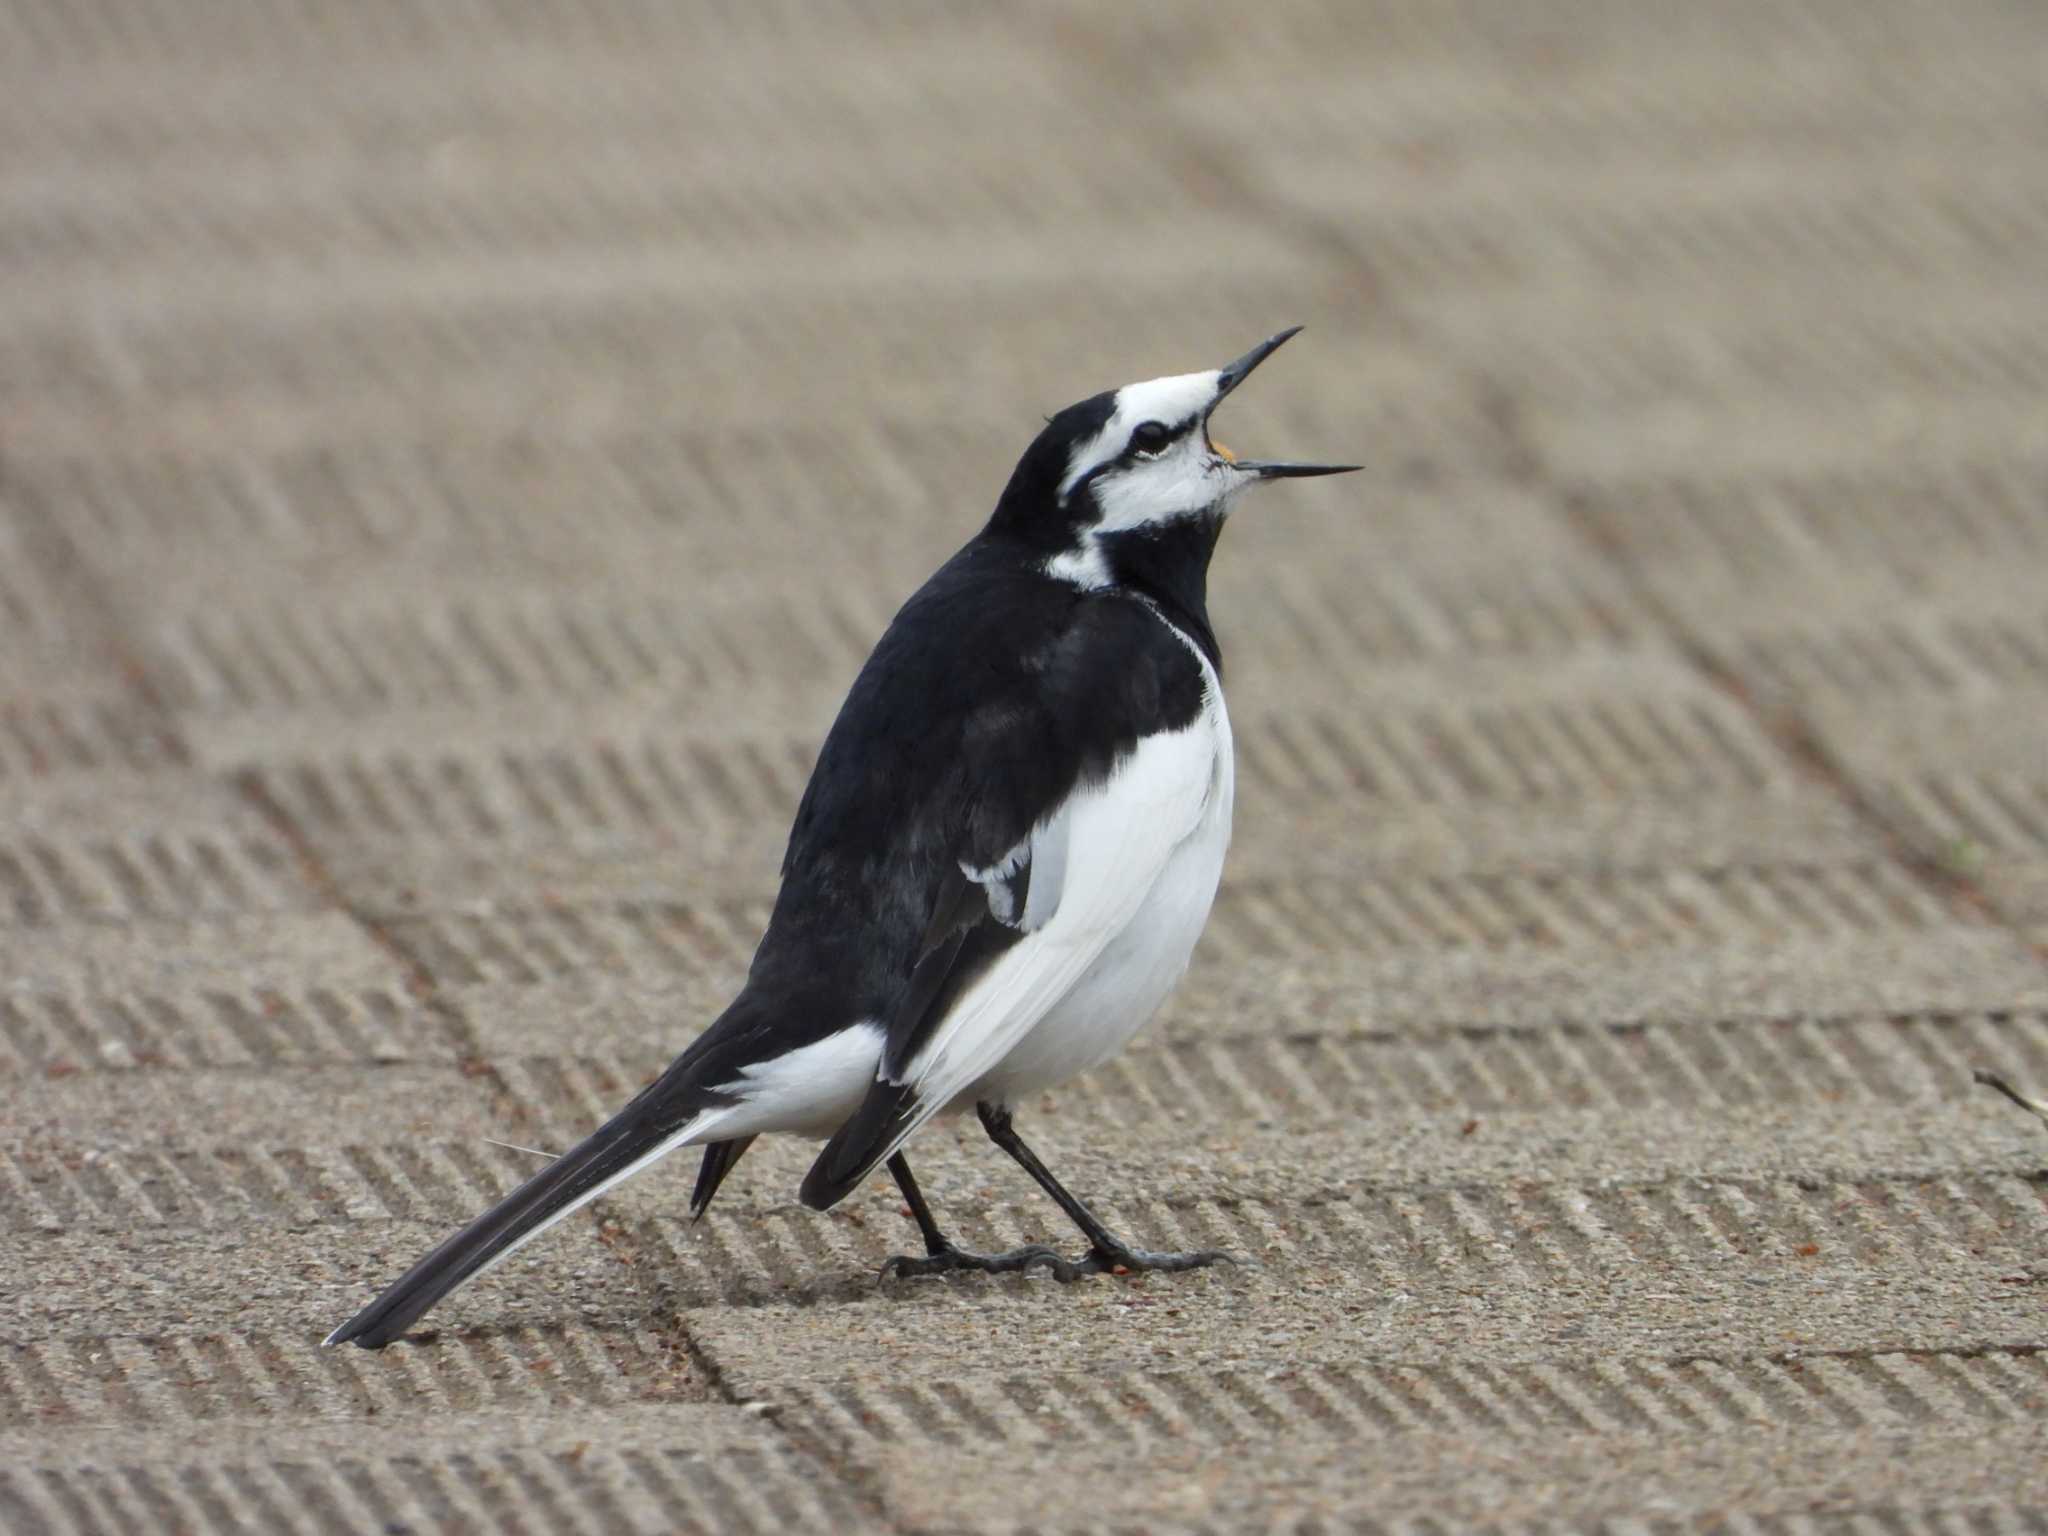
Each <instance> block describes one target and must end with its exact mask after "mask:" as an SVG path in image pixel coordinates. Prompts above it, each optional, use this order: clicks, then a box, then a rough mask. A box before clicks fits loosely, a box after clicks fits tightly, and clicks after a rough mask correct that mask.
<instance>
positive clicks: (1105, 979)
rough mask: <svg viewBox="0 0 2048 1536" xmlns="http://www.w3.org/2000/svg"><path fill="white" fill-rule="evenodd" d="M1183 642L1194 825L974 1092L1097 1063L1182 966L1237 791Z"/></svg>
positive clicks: (1011, 1094)
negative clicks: (1188, 676) (1196, 769)
mask: <svg viewBox="0 0 2048 1536" xmlns="http://www.w3.org/2000/svg"><path fill="white" fill-rule="evenodd" d="M1189 649H1191V650H1195V654H1196V655H1197V656H1198V657H1199V658H1200V659H1201V663H1202V674H1203V680H1204V682H1205V683H1206V685H1207V686H1206V689H1205V697H1204V702H1203V710H1202V714H1201V716H1200V717H1199V718H1198V719H1197V720H1196V721H1195V723H1194V724H1193V725H1191V726H1190V727H1189V728H1188V731H1187V733H1186V734H1187V736H1188V737H1190V738H1192V739H1193V741H1195V742H1199V743H1201V744H1202V746H1203V748H1204V749H1205V750H1206V751H1207V753H1208V755H1209V759H1210V787H1209V794H1208V796H1207V799H1206V801H1205V802H1204V804H1203V807H1202V812H1201V815H1200V817H1199V819H1198V820H1197V822H1196V824H1195V827H1194V830H1193V831H1192V832H1191V833H1189V835H1188V836H1187V837H1185V838H1184V839H1182V840H1181V842H1180V843H1179V844H1178V845H1177V846H1176V847H1175V848H1174V850H1173V851H1172V853H1171V854H1170V855H1168V857H1167V859H1166V861H1165V863H1164V864H1163V866H1162V867H1161V868H1160V871H1159V874H1158V875H1157V877H1156V878H1155V879H1154V881H1153V883H1152V887H1151V889H1150V891H1149V892H1148V893H1147V895H1146V897H1145V898H1144V899H1143V900H1142V901H1140V902H1139V903H1138V904H1137V908H1136V911H1135V914H1134V915H1133V916H1132V918H1131V920H1130V921H1129V922H1128V923H1127V924H1126V925H1125V926H1124V927H1123V929H1122V930H1121V931H1120V932H1119V933H1118V934H1117V935H1116V936H1115V937H1114V938H1113V939H1111V940H1110V941H1109V943H1108V944H1107V945H1106V946H1104V948H1103V950H1102V952H1101V954H1100V955H1099V956H1097V958H1096V959H1095V961H1094V963H1093V964H1092V965H1090V966H1089V968H1088V969H1087V970H1086V971H1085V972H1084V973H1083V974H1082V976H1081V977H1080V979H1079V980H1078V981H1077V982H1076V983H1075V984H1074V986H1073V987H1072V988H1071V989H1069V990H1068V991H1067V993H1066V994H1065V995H1064V996H1063V997H1062V998H1061V999H1060V1000H1059V1001H1058V1002H1057V1003H1055V1004H1054V1005H1053V1006H1052V1008H1051V1009H1049V1010H1048V1011H1047V1013H1046V1014H1045V1016H1044V1017H1043V1018H1042V1019H1041V1020H1040V1021H1039V1022H1038V1023H1037V1024H1036V1025H1035V1026H1034V1027H1033V1028H1032V1029H1031V1031H1030V1033H1028V1034H1027V1035H1025V1036H1024V1038H1023V1039H1021V1040H1020V1041H1018V1042H1017V1044H1016V1045H1015V1046H1014V1047H1013V1048H1012V1049H1011V1050H1010V1052H1009V1054H1008V1055H1006V1056H1005V1057H1004V1058H1003V1060H1002V1062H1001V1063H1000V1064H999V1065H998V1066H997V1067H996V1068H995V1069H994V1070H993V1071H991V1072H990V1073H989V1074H988V1075H987V1076H986V1077H985V1078H983V1079H982V1081H981V1082H980V1083H978V1084H977V1085H976V1086H975V1089H974V1091H973V1094H972V1097H973V1098H986V1099H992V1100H995V1101H998V1102H1009V1101H1014V1100H1016V1099H1020V1098H1023V1097H1025V1096H1027V1095H1029V1094H1032V1093H1035V1092H1037V1091H1039V1090H1041V1089H1044V1088H1049V1087H1052V1086H1053V1085H1054V1084H1057V1083H1062V1082H1065V1081H1066V1080H1067V1079H1068V1078H1071V1077H1075V1076H1078V1075H1079V1074H1080V1073H1083V1072H1086V1071H1088V1070H1090V1069H1091V1068H1093V1067H1098V1066H1100V1065H1101V1064H1102V1063H1103V1062H1105V1061H1108V1060H1109V1059H1110V1058H1111V1057H1112V1056H1114V1055H1116V1054H1117V1052H1119V1051H1121V1050H1122V1049H1123V1048H1124V1047H1125V1046H1126V1045H1128V1044H1129V1043H1130V1040H1131V1037H1132V1036H1133V1035H1135V1034H1137V1032H1138V1031H1139V1030H1140V1029H1142V1028H1143V1027H1144V1026H1145V1024H1146V1022H1147V1021H1148V1020H1150V1019H1151V1017H1152V1015H1153V1014H1155V1013H1157V1012H1158V1011H1159V1005H1160V1004H1161V1003H1163V1002H1165V1001H1166V998H1167V994H1169V993H1170V992H1172V990H1173V988H1174V986H1175V984H1176V983H1177V982H1179V980H1180V978H1181V976H1182V975H1183V974H1185V972H1186V971H1187V967H1188V960H1189V957H1190V956H1191V955H1192V954H1193V953H1194V948H1195V941H1196V940H1197V939H1199V938H1200V937H1201V936H1202V929H1203V928H1204V926H1206V925H1207V923H1208V920H1209V908H1210V906H1211V904H1212V903H1213V902H1214V900H1215V897H1216V886H1217V882H1218V881H1219V880H1220V879H1221V878H1222V875H1223V857H1224V854H1225V852H1226V851H1227V850H1228V849H1229V846H1230V816H1231V807H1232V802H1233V800H1234V798H1235V794H1236V771H1235V766H1234V763H1233V760H1232V754H1231V737H1230V716H1229V714H1228V712H1227V711H1226V710H1225V708H1224V705H1223V688H1222V684H1221V682H1220V680H1219V679H1218V678H1217V676H1216V672H1215V669H1214V668H1213V667H1211V666H1210V665H1209V659H1208V658H1207V657H1206V656H1202V655H1201V652H1200V651H1199V650H1197V649H1196V648H1195V647H1194V646H1193V645H1192V644H1190V646H1189ZM968 1097H969V1095H962V1099H963V1100H964V1099H966V1098H968Z"/></svg>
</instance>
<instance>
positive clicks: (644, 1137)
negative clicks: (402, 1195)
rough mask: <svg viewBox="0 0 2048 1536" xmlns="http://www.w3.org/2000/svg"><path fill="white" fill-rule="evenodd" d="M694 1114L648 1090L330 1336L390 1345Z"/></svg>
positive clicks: (331, 1341) (339, 1340)
mask: <svg viewBox="0 0 2048 1536" xmlns="http://www.w3.org/2000/svg"><path fill="white" fill-rule="evenodd" d="M691 1118H693V1116H692V1115H691V1114H687V1113H685V1114H677V1113H659V1112H656V1107H655V1105H654V1104H653V1103H651V1102H650V1097H649V1095H648V1094H646V1093H643V1094H642V1095H641V1096H640V1097H639V1098H636V1099H635V1100H634V1101H633V1102H632V1103H631V1104H629V1105H627V1106H626V1108H625V1109H623V1110H621V1111H620V1112H619V1113H618V1114H616V1115H614V1116H613V1117H612V1118H611V1119H610V1120H608V1121H606V1122H605V1123H604V1124H603V1125H602V1126H600V1127H599V1128H598V1129H597V1130H595V1131H593V1132H592V1133H591V1134H590V1135H589V1136H588V1137H586V1138H585V1139H584V1140H582V1141H581V1142H579V1143H577V1145H576V1146H574V1147H572V1148H570V1149H569V1151H567V1152H565V1153H563V1154H562V1155H561V1156H560V1157H558V1158H556V1159H555V1160H554V1161H553V1162H552V1163H550V1164H548V1166H547V1167H545V1168H543V1169H541V1171H540V1172H538V1173H536V1174H535V1175H534V1176H533V1177H532V1178H530V1179H528V1180H527V1181H526V1182H525V1183H524V1184H521V1185H520V1186H519V1187H518V1188H517V1189H515V1190H513V1191H512V1193H511V1194H509V1195H507V1196H506V1197H505V1198H504V1199H503V1200H500V1201H499V1202H498V1203H497V1204H496V1205H494V1206H492V1207H491V1208H490V1209H489V1210H488V1211H486V1212H484V1214H483V1215H481V1216H479V1217H477V1219H476V1220H475V1221H472V1222H471V1223H470V1224H469V1225H468V1226H466V1227H464V1228H463V1229H462V1230H461V1231H460V1232H457V1233H456V1234H455V1235H454V1236H453V1237H450V1238H449V1239H448V1240H447V1241H445V1242H443V1243H442V1244H440V1246H438V1247H437V1248H435V1249H434V1250H433V1251H432V1252H431V1253H429V1254H428V1255H427V1256H426V1257H425V1258H423V1259H421V1260H420V1261H419V1262H418V1263H417V1264H415V1265H413V1267H412V1268H411V1269H409V1270H407V1271H406V1272H405V1273H404V1274H403V1275H401V1276H400V1277H399V1278H398V1279H397V1280H396V1281H395V1282H393V1283H392V1285H391V1286H390V1287H389V1288H388V1289H386V1290H385V1292H384V1294H383V1295H381V1296H379V1297H378V1298H377V1299H376V1300H375V1301H373V1302H371V1303H370V1304H369V1305H368V1306H367V1307H365V1308H363V1310H362V1311H360V1312H358V1313H357V1314H356V1315H355V1316H354V1317H352V1318H350V1319H349V1320H348V1321H347V1322H345V1323H343V1324H342V1325H341V1326H340V1327H339V1328H337V1329H335V1330H334V1332H332V1333H330V1334H329V1335H328V1336H327V1339H326V1342H327V1343H328V1344H329V1345H334V1344H359V1345H361V1346H362V1347H363V1348H364V1349H382V1348H383V1347H384V1346H385V1345H386V1344H389V1343H390V1342H391V1341H392V1340H393V1339H395V1338H397V1337H399V1335H401V1334H403V1333H404V1332H405V1330H406V1329H408V1328H410V1327H411V1326H412V1325H413V1324H414V1323H415V1322H417V1321H418V1320H419V1318H420V1317H421V1315H422V1314H424V1313H425V1312H426V1311H427V1309H428V1308H430V1307H432V1306H433V1305H434V1304H435V1303H436V1302H438V1301H439V1300H441V1298H442V1297H444V1296H446V1295H447V1294H448V1293H449V1292H450V1291H452V1290H454V1289H455V1288H456V1287H457V1286H459V1285H461V1284H462V1283H463V1282H464V1281H466V1280H470V1279H473V1278H474V1277H475V1276H476V1275H477V1274H479V1273H481V1272H482V1271H483V1270H484V1269H486V1268H488V1267H489V1266H490V1265H492V1264H494V1263H496V1262H497V1261H498V1260H500V1259H502V1258H504V1257H505V1255H506V1254H508V1253H509V1252H511V1250H512V1249H514V1248H516V1247H518V1246H519V1244H521V1243H523V1242H525V1241H526V1240H527V1239H528V1238H530V1237H532V1236H534V1235H535V1234H536V1233H538V1232H539V1231H541V1229H542V1228H544V1227H547V1226H549V1225H550V1224H552V1223H553V1222H556V1221H559V1220H560V1219H561V1218H562V1217H564V1216H566V1215H568V1214H569V1212H570V1211H572V1210H574V1209H575V1208H576V1207H577V1206H578V1205H581V1204H582V1203H583V1202H584V1201H586V1200H589V1199H591V1198H593V1197H594V1196H595V1195H596V1194H597V1193H599V1192H600V1191H601V1190H603V1189H604V1187H605V1186H606V1185H607V1184H609V1183H611V1182H613V1181H614V1180H616V1179H618V1178H620V1177H623V1176H624V1175H625V1174H626V1173H627V1172H629V1171H630V1170H631V1169H632V1168H633V1166H634V1164H635V1163H637V1162H639V1161H640V1160H641V1159H643V1158H645V1157H647V1156H648V1155H649V1154H650V1153H653V1152H655V1151H656V1149H658V1148H659V1147H660V1146H661V1144H662V1143H663V1142H664V1141H666V1140H668V1139H669V1138H670V1137H672V1136H674V1135H675V1134H676V1133H677V1132H678V1131H679V1130H681V1129H683V1128H684V1127H685V1126H687V1125H688V1123H689V1121H690V1119H691ZM736 1156H737V1154H735V1157H736ZM727 1166H728V1167H729V1166H730V1160H728V1164H727Z"/></svg>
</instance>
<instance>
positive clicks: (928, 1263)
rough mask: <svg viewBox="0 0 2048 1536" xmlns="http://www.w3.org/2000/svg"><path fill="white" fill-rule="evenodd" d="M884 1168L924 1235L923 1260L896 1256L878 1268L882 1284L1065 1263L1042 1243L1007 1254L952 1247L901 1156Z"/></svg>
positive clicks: (892, 1159)
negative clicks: (901, 1280)
mask: <svg viewBox="0 0 2048 1536" xmlns="http://www.w3.org/2000/svg"><path fill="white" fill-rule="evenodd" d="M888 1166H889V1174H890V1177H892V1178H894V1179H895V1180H896V1187H897V1188H898V1189H900V1190H902V1191H903V1203H904V1204H906V1205H908V1206H909V1207H910V1216H911V1219H912V1220H913V1221H915V1222H916V1223H917V1230H918V1231H919V1232H921V1233H923V1234H924V1257H923V1258H921V1259H913V1258H911V1257H910V1256H909V1255H907V1254H898V1255H897V1256H896V1257H895V1258H893V1259H890V1260H889V1261H888V1262H887V1263H885V1264H884V1265H883V1266H882V1278H884V1279H885V1280H886V1279H892V1278H893V1279H902V1278H905V1277H909V1276H915V1275H945V1274H952V1273H954V1272H956V1271H959V1270H965V1269H971V1270H978V1271H981V1272H982V1273H984V1274H991V1275H1002V1274H1012V1273H1016V1272H1018V1271H1022V1270H1027V1269H1029V1268H1031V1266H1032V1265H1034V1264H1046V1265H1052V1266H1058V1265H1061V1264H1064V1263H1066V1260H1065V1259H1063V1258H1061V1257H1060V1255H1059V1254H1057V1253H1056V1252H1054V1251H1053V1250H1052V1249H1050V1248H1047V1247H1046V1246H1045V1245H1044V1244H1042V1243H1032V1244H1029V1245H1028V1246H1026V1247H1023V1248H1013V1249H1011V1250H1010V1251H1009V1252H1008V1253H969V1252H967V1251H966V1250H965V1249H964V1248H956V1247H954V1246H953V1242H952V1240H951V1239H950V1238H948V1237H947V1236H946V1234H945V1233H943V1232H941V1231H940V1230H939V1224H938V1222H937V1221H935V1220H933V1218H932V1208H931V1207H930V1206H928V1205H926V1204H925V1203H924V1191H923V1190H921V1189H919V1188H918V1187H917V1180H916V1178H914V1177H913V1176H912V1175H911V1172H910V1164H909V1162H908V1161H907V1160H906V1159H905V1158H904V1156H903V1154H902V1153H901V1152H898V1153H897V1154H896V1155H895V1156H894V1157H891V1158H890V1159H889V1164H888Z"/></svg>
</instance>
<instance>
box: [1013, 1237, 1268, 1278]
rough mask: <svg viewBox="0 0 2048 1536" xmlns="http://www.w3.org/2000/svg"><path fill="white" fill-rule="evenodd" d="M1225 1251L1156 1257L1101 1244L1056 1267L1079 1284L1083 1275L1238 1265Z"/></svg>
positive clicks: (1202, 1250)
mask: <svg viewBox="0 0 2048 1536" xmlns="http://www.w3.org/2000/svg"><path fill="white" fill-rule="evenodd" d="M1236 1263H1237V1260H1236V1259H1235V1258H1233V1257H1232V1256H1231V1255H1229V1254H1227V1253H1225V1252H1224V1251H1223V1250H1222V1249H1221V1248H1199V1249H1196V1250H1195V1251H1194V1252H1192V1253H1153V1252H1151V1251H1150V1250H1148V1249H1144V1248H1127V1247H1125V1246H1124V1245H1123V1244H1122V1243H1098V1244H1096V1245H1095V1246H1094V1247H1092V1248H1090V1249H1089V1250H1088V1251H1087V1252H1086V1253H1084V1254H1082V1255H1081V1257H1080V1258H1078V1259H1067V1260H1063V1261H1062V1262H1061V1263H1059V1264H1057V1265H1055V1266H1054V1267H1053V1276H1054V1278H1055V1279H1059V1280H1078V1279H1080V1278H1081V1277H1082V1276H1083V1275H1135V1274H1142V1273H1144V1272H1146V1271H1148V1270H1166V1271H1172V1270H1182V1269H1206V1268H1208V1267H1209V1266H1210V1265H1211V1264H1233V1265H1234V1264H1236Z"/></svg>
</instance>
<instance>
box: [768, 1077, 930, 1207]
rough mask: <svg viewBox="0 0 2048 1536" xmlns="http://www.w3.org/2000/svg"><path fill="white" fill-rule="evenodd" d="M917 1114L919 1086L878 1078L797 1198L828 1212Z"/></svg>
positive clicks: (813, 1167)
mask: <svg viewBox="0 0 2048 1536" xmlns="http://www.w3.org/2000/svg"><path fill="white" fill-rule="evenodd" d="M916 1113H917V1089H916V1088H915V1087H914V1086H912V1085H910V1084H907V1083H889V1082H877V1083H876V1084H875V1085H874V1086H873V1087H872V1088H870V1089H868V1096H867V1097H866V1098H864V1099H862V1100H861V1103H860V1108H859V1109H857V1110H855V1111H854V1112H853V1115H852V1117H851V1118H850V1119H848V1120H847V1122H846V1123H845V1124H844V1125H842V1126H840V1127H839V1129H838V1130H837V1131H836V1132H835V1133H834V1134H833V1136H832V1139H831V1140H830V1141H828V1142H826V1143H825V1150H824V1151H822V1152H820V1153H819V1154H818V1157H817V1161H815V1162H814V1163H812V1164H811V1171H810V1172H809V1173H807V1174H805V1175H804V1183H803V1188H801V1189H800V1190H798V1191H797V1198H798V1199H799V1200H801V1201H803V1203H804V1204H805V1205H808V1206H809V1207H810V1208H811V1209H812V1210H814V1211H829V1210H831V1209H832V1207H833V1206H835V1205H837V1204H838V1203H839V1202H840V1201H842V1200H844V1199H845V1198H846V1197H847V1196H848V1195H850V1194H852V1193H853V1191H854V1190H855V1189H856V1188H857V1187H858V1186H859V1184H860V1181H861V1180H862V1179H864V1178H866V1177H867V1176H868V1175H869V1174H871V1173H873V1172H874V1171H875V1169H876V1168H877V1167H878V1166H879V1165H880V1164H881V1162H882V1160H883V1159H884V1158H886V1157H887V1156H888V1155H889V1154H890V1153H891V1152H893V1151H895V1150H896V1142H897V1138H898V1135H899V1133H900V1132H901V1130H902V1128H903V1126H904V1124H905V1123H906V1122H908V1121H909V1120H911V1119H913V1118H914V1117H915V1115H916Z"/></svg>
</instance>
